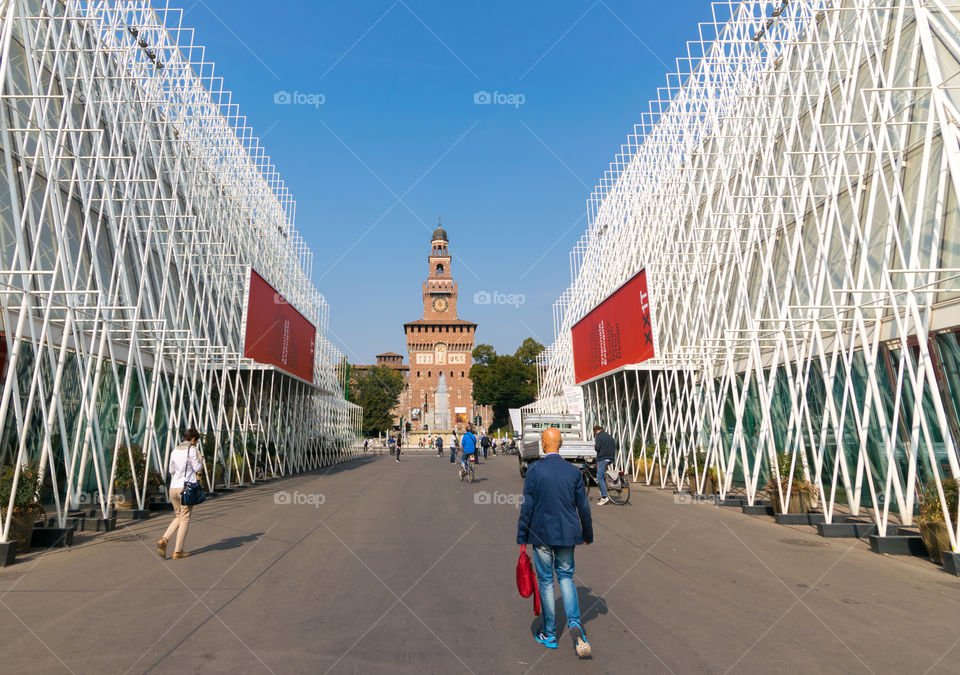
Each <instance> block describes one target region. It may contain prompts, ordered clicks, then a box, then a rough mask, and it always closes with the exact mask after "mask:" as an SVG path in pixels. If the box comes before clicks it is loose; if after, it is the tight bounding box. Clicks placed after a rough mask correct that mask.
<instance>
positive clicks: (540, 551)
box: [533, 546, 580, 638]
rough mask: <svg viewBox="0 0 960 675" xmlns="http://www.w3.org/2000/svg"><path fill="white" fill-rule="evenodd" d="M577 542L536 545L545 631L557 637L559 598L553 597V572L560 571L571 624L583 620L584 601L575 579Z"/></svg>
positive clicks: (558, 581)
mask: <svg viewBox="0 0 960 675" xmlns="http://www.w3.org/2000/svg"><path fill="white" fill-rule="evenodd" d="M573 548H574V547H573V546H534V547H533V564H534V567H535V568H536V570H537V582H538V584H539V586H540V608H541V611H542V612H543V632H544V634H545V635H546V636H547V637H552V638H555V637H557V616H556V607H557V601H556V599H555V598H554V597H553V573H554V572H556V573H557V583H558V584H559V585H560V595H561V596H562V597H563V611H564V612H565V613H566V615H567V625H568V626H570V625H572V624H574V623H576V624H579V623H580V603H579V601H578V600H577V587H576V585H575V584H574V583H573Z"/></svg>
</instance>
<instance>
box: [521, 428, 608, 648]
mask: <svg viewBox="0 0 960 675" xmlns="http://www.w3.org/2000/svg"><path fill="white" fill-rule="evenodd" d="M541 442H542V445H543V452H544V457H543V459H541V460H539V461H536V462H534V463H533V464H531V465H530V468H529V469H527V477H526V480H525V481H524V484H523V506H522V507H521V508H520V520H519V521H518V522H517V543H518V544H520V545H521V546H524V547H525V546H526V545H527V544H532V545H533V561H534V566H535V568H536V571H537V582H538V584H539V586H540V602H541V605H542V610H543V626H542V628H541V629H540V630H539V631H538V632H537V634H536V635H535V636H534V638H535V639H536V640H537V642H539V643H541V644H543V645H545V646H546V647H549V648H550V649H556V648H557V624H556V598H554V595H553V575H554V572H556V575H557V585H558V586H560V595H561V596H562V597H563V609H564V612H565V613H566V615H567V625H568V627H569V629H570V634H571V635H572V636H573V639H574V645H575V647H576V650H577V655H578V656H580V657H585V656H589V655H590V643H589V642H587V636H586V634H585V633H584V632H583V626H582V625H581V622H580V605H579V603H578V601H577V587H576V585H575V584H574V582H573V574H574V561H573V552H574V548H575V547H576V546H577V545H579V544H581V543H582V544H584V545H587V544H591V543H593V520H592V519H591V517H590V504H589V502H588V501H587V491H586V489H585V488H584V485H583V477H582V476H581V475H580V470H579V469H577V467H575V466H574V465H573V464H570V463H569V462H567V461H566V460H565V459H563V457H561V456H560V454H559V453H560V446H561V445H562V444H563V439H562V438H561V436H560V430H559V429H556V428H552V427H551V428H550V429H546V430H544V432H543V434H542V436H541Z"/></svg>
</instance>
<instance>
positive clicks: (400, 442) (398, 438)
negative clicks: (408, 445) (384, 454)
mask: <svg viewBox="0 0 960 675" xmlns="http://www.w3.org/2000/svg"><path fill="white" fill-rule="evenodd" d="M402 444H403V441H402V439H401V437H400V436H397V461H398V462H399V461H400V446H401V445H402Z"/></svg>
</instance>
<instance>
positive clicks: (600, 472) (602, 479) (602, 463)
mask: <svg viewBox="0 0 960 675" xmlns="http://www.w3.org/2000/svg"><path fill="white" fill-rule="evenodd" d="M609 464H612V462H611V461H610V460H609V459H598V460H597V482H598V483H600V496H601V497H602V498H603V499H606V498H607V475H606V474H607V466H608V465H609Z"/></svg>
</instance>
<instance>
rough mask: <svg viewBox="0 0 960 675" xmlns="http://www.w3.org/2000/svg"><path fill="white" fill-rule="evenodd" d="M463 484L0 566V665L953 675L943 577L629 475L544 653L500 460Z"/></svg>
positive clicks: (362, 470) (511, 466) (375, 486)
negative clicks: (168, 546)
mask: <svg viewBox="0 0 960 675" xmlns="http://www.w3.org/2000/svg"><path fill="white" fill-rule="evenodd" d="M478 475H479V479H478V481H477V482H476V483H474V484H473V485H467V484H464V483H460V482H458V480H457V478H456V472H455V469H454V467H453V466H451V464H450V463H449V462H448V460H447V459H446V458H444V459H438V458H436V457H435V456H432V455H431V454H429V453H416V454H412V455H410V456H407V457H404V458H403V461H401V462H400V463H399V464H397V463H396V462H394V461H393V459H392V458H390V457H389V456H388V455H378V456H367V457H365V458H362V459H360V460H357V461H354V462H350V463H348V464H343V465H339V466H336V467H333V468H331V469H329V470H324V471H320V472H317V473H315V474H309V475H302V476H296V477H293V478H289V479H284V480H279V481H272V482H269V483H265V484H262V485H259V486H256V487H252V488H248V489H245V490H238V491H236V492H234V493H233V494H230V495H224V496H221V497H219V498H217V499H215V500H211V501H208V502H207V503H205V504H203V505H201V506H200V507H198V508H197V510H196V511H195V516H194V521H193V523H192V527H191V530H190V536H189V539H188V549H189V550H191V551H192V552H193V553H194V556H193V557H191V558H188V559H184V560H178V561H172V560H169V559H168V560H166V561H161V560H160V558H159V557H158V556H157V554H156V553H155V551H154V546H155V542H156V539H157V538H158V536H159V535H160V533H161V532H162V530H163V529H164V528H165V527H166V525H167V521H168V515H167V514H163V515H160V516H155V517H154V518H153V519H151V520H149V521H146V522H142V523H135V524H132V525H129V526H127V527H125V528H123V529H122V530H119V531H117V532H113V533H108V534H100V535H97V536H94V537H90V538H86V539H83V540H81V541H80V543H78V544H77V545H75V546H74V547H73V548H71V549H67V550H62V549H61V550H53V551H51V552H41V553H38V554H34V555H31V556H30V557H28V558H26V559H24V560H22V561H20V562H18V563H17V564H16V565H14V566H12V567H8V568H5V569H3V570H0V605H2V607H0V635H2V636H3V637H2V642H0V664H2V665H0V668H2V671H3V672H9V673H17V672H30V673H57V672H75V673H126V672H147V671H149V672H178V673H183V672H199V671H203V672H243V673H245V672H250V673H260V672H274V673H301V672H302V673H326V672H333V673H392V674H397V673H459V672H467V673H526V672H534V673H548V672H560V673H574V672H576V673H611V672H629V673H633V672H644V673H645V672H652V673H659V672H668V673H670V672H672V673H704V672H708V673H726V672H737V673H778V672H783V673H799V672H807V673H810V672H828V673H839V672H850V673H857V672H874V673H894V672H904V671H912V672H933V673H952V672H957V671H958V669H960V665H958V659H960V648H958V647H957V642H958V641H960V632H958V630H957V617H958V616H960V611H958V610H960V580H958V579H956V578H954V577H951V576H948V575H947V574H945V573H943V572H942V571H940V570H939V569H938V568H937V567H935V566H934V565H932V564H930V563H928V562H925V561H921V560H916V559H901V558H891V557H885V556H879V555H876V554H873V553H871V552H869V550H868V549H867V546H866V544H864V543H863V542H860V541H857V540H853V541H851V540H826V539H821V538H819V537H818V536H816V534H814V533H813V530H812V528H809V527H785V526H779V525H776V524H775V523H773V521H772V520H771V519H769V518H759V517H750V516H745V515H743V514H741V513H740V512H739V511H737V510H734V509H721V508H716V507H712V506H708V505H702V504H700V505H697V504H675V503H674V500H673V495H672V494H670V493H666V492H661V491H658V490H654V489H649V488H639V487H637V488H635V489H634V492H633V498H632V503H631V504H630V505H629V506H626V507H616V506H613V505H607V506H603V507H596V506H594V507H593V512H594V521H595V529H596V543H595V544H594V545H593V546H590V547H581V548H578V549H577V585H578V589H579V593H580V605H581V612H582V613H583V614H584V618H585V627H586V630H587V634H588V636H589V638H590V641H591V644H592V645H593V649H594V656H593V658H592V659H590V660H584V661H579V660H578V659H577V658H576V656H575V654H574V653H573V649H572V645H571V643H570V641H569V640H568V639H567V636H566V635H564V636H562V638H561V641H560V645H561V648H560V649H559V650H556V651H550V652H548V651H547V650H546V649H544V648H543V647H542V646H541V645H539V644H537V643H536V642H534V640H533V639H532V637H531V628H532V627H533V626H535V625H538V623H539V619H536V620H535V619H534V617H533V615H532V610H531V603H530V601H529V600H525V599H522V598H520V597H519V595H517V592H516V585H515V579H514V570H515V565H516V560H517V554H518V552H519V548H518V547H517V546H516V545H515V544H514V540H515V532H516V518H517V507H516V506H515V504H516V502H517V500H518V498H519V494H520V493H521V490H522V484H521V480H520V478H519V475H518V472H517V466H516V458H515V457H510V456H506V457H504V456H498V457H496V458H491V459H489V460H487V461H486V462H484V463H483V464H482V465H481V466H480V467H479V468H478ZM288 497H289V499H288ZM593 497H594V499H595V498H596V495H595V494H594V495H593ZM288 502H289V503H288ZM558 604H559V603H558Z"/></svg>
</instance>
